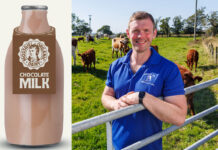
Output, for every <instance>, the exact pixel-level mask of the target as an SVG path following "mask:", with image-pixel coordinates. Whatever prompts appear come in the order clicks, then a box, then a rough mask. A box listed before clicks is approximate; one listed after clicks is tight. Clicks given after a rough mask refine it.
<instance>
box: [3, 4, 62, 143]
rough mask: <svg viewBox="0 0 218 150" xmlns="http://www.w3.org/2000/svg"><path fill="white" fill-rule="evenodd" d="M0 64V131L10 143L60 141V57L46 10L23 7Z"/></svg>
mask: <svg viewBox="0 0 218 150" xmlns="http://www.w3.org/2000/svg"><path fill="white" fill-rule="evenodd" d="M21 9H22V20H21V25H20V26H19V27H17V28H15V29H14V34H13V40H12V42H11V44H10V46H9V49H8V52H7V56H6V61H5V131H6V137H7V140H8V142H9V143H11V144H16V145H27V146H39V145H49V144H55V143H58V142H60V140H61V135H62V130H63V88H64V87H63V82H64V80H63V72H64V69H63V58H62V54H61V50H60V47H59V45H58V43H57V41H56V39H55V28H54V27H51V26H49V24H48V21H47V6H22V7H21Z"/></svg>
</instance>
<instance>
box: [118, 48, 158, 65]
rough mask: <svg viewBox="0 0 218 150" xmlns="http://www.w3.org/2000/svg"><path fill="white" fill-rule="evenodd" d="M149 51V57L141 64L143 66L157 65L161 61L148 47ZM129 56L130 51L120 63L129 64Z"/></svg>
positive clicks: (154, 51)
mask: <svg viewBox="0 0 218 150" xmlns="http://www.w3.org/2000/svg"><path fill="white" fill-rule="evenodd" d="M150 50H151V56H150V57H149V58H148V60H147V61H146V62H145V63H144V64H143V66H150V65H153V64H154V65H155V64H159V62H160V60H161V56H160V55H159V54H158V53H157V52H156V50H154V48H152V47H150ZM131 54H132V49H131V50H130V51H129V52H128V53H127V54H126V56H124V57H123V60H122V63H124V64H129V62H130V56H131Z"/></svg>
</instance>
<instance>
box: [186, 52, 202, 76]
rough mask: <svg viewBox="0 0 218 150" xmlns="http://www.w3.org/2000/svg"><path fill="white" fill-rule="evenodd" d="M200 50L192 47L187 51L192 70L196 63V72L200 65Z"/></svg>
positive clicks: (188, 63) (188, 64)
mask: <svg viewBox="0 0 218 150" xmlns="http://www.w3.org/2000/svg"><path fill="white" fill-rule="evenodd" d="M198 58H199V55H198V51H196V50H194V49H190V50H189V51H188V53H187V61H186V63H187V66H188V67H189V68H190V70H192V68H193V65H194V64H195V72H196V68H197V65H198Z"/></svg>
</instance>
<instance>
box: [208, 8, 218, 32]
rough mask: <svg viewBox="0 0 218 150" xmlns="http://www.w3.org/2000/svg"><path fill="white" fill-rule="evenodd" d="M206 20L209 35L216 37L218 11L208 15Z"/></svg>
mask: <svg viewBox="0 0 218 150" xmlns="http://www.w3.org/2000/svg"><path fill="white" fill-rule="evenodd" d="M207 20H208V25H209V26H210V28H209V30H210V32H211V35H212V36H216V34H217V32H218V11H213V12H211V14H210V15H207Z"/></svg>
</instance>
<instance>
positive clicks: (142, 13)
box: [128, 11, 156, 29]
mask: <svg viewBox="0 0 218 150" xmlns="http://www.w3.org/2000/svg"><path fill="white" fill-rule="evenodd" d="M142 19H150V20H151V22H152V24H153V29H155V28H156V27H155V23H154V18H153V16H152V15H151V14H149V13H147V12H146V11H136V12H134V13H133V14H132V16H131V17H130V19H129V23H128V29H129V25H130V23H131V22H132V21H135V20H142Z"/></svg>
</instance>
